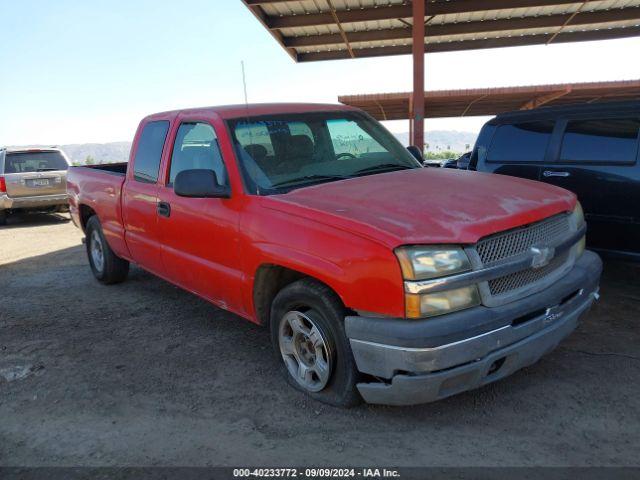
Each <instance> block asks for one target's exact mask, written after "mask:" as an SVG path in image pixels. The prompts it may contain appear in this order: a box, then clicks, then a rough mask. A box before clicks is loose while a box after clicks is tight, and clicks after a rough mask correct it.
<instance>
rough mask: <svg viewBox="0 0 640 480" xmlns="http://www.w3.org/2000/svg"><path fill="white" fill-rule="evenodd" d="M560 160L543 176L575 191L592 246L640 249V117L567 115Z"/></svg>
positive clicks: (546, 180)
mask: <svg viewBox="0 0 640 480" xmlns="http://www.w3.org/2000/svg"><path fill="white" fill-rule="evenodd" d="M563 123H564V124H566V126H564V125H563V126H564V133H563V135H562V139H561V142H560V143H559V144H558V147H557V149H558V152H557V155H556V158H557V161H556V162H553V163H550V164H548V165H546V166H545V168H543V171H542V174H541V178H540V179H541V180H542V181H544V182H546V183H550V184H553V185H557V186H559V187H563V188H566V189H567V190H571V191H572V192H574V193H575V194H576V195H577V196H578V199H579V200H580V203H582V208H583V209H584V212H585V217H586V220H587V242H588V244H589V246H590V247H591V248H597V249H606V250H619V251H625V252H635V253H640V213H639V212H640V209H638V205H640V175H638V167H637V162H638V135H639V131H640V119H639V118H637V117H636V118H633V117H629V118H621V117H618V118H577V119H570V120H568V121H564V122H563Z"/></svg>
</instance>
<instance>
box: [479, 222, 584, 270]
mask: <svg viewBox="0 0 640 480" xmlns="http://www.w3.org/2000/svg"><path fill="white" fill-rule="evenodd" d="M570 234H571V231H570V225H569V215H568V214H561V215H555V216H553V217H550V218H547V219H545V220H542V221H540V222H536V223H532V224H531V225H527V226H525V227H521V228H516V229H514V230H509V231H507V232H502V233H498V234H495V235H491V236H489V237H486V238H484V239H482V240H480V241H479V242H478V243H477V245H476V250H477V251H478V255H479V256H480V261H481V262H482V264H483V265H484V266H489V265H491V264H493V263H496V262H500V261H502V260H505V259H508V258H510V257H515V256H518V255H521V254H523V253H527V252H529V250H530V249H531V247H535V246H541V245H542V246H553V245H556V244H558V243H560V241H562V240H563V239H564V238H566V237H568V236H569V235H570Z"/></svg>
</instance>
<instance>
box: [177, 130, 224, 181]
mask: <svg viewBox="0 0 640 480" xmlns="http://www.w3.org/2000/svg"><path fill="white" fill-rule="evenodd" d="M194 169H196V170H213V171H214V172H215V173H216V177H217V179H218V183H219V184H220V185H226V184H227V174H226V171H225V168H224V162H223V161H222V155H221V154H220V147H219V146H218V139H217V137H216V133H215V131H214V129H213V127H212V126H211V125H209V124H208V123H200V122H196V123H183V124H182V125H180V128H178V133H177V135H176V141H175V143H174V145H173V154H172V156H171V170H170V171H169V184H168V186H171V185H173V182H174V181H175V179H176V176H177V175H178V173H180V172H182V171H183V170H194Z"/></svg>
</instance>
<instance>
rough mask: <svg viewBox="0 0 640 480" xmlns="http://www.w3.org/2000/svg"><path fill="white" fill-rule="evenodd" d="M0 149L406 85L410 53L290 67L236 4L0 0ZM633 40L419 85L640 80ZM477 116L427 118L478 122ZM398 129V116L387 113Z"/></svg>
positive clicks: (451, 64) (469, 64) (434, 125)
mask: <svg viewBox="0 0 640 480" xmlns="http://www.w3.org/2000/svg"><path fill="white" fill-rule="evenodd" d="M0 19H2V41H1V42H0V145H28V144H57V145H60V144H68V143H89V142H98V143H102V142H111V141H128V140H131V138H132V136H133V134H134V131H135V128H136V126H137V124H138V121H139V120H140V119H141V118H142V117H144V116H145V115H147V114H150V113H153V112H158V111H163V110H169V109H178V108H187V107H196V106H206V105H219V104H229V103H242V102H244V93H243V86H242V71H241V64H240V62H241V61H244V63H245V68H246V78H247V89H248V98H249V101H250V102H281V101H282V102H289V101H294V102H329V103H336V102H337V97H338V95H342V94H364V93H382V92H402V91H410V90H411V88H412V85H411V82H412V70H411V57H410V56H409V55H404V56H396V57H387V58H369V59H357V60H337V61H330V62H317V63H302V64H296V63H294V62H293V60H292V59H291V58H290V57H289V56H288V55H287V54H286V53H285V52H284V50H283V49H282V48H281V47H280V45H278V44H277V43H276V41H275V40H274V39H273V38H272V37H271V35H270V34H269V33H268V32H267V31H266V30H265V29H264V28H263V27H262V25H260V24H259V22H258V21H257V20H256V19H255V17H254V16H253V15H252V14H251V13H250V12H249V11H248V9H247V8H246V7H245V6H244V5H243V4H242V2H241V1H240V0H189V1H185V2H174V1H168V0H155V1H151V0H126V1H125V0H92V1H86V0H55V1H51V0H20V1H15V0H0ZM638 58H640V38H634V39H624V40H610V41H603V42H589V43H579V44H564V45H553V44H552V45H550V46H534V47H514V48H503V49H491V50H478V51H471V52H455V53H435V54H428V55H427V56H426V61H425V69H426V79H425V83H426V89H427V90H438V89H457V88H483V87H504V86H515V85H532V84H540V83H564V82H585V81H603V80H629V79H640V62H639V61H637V59H638ZM486 120H487V118H486V117H472V118H449V119H433V120H432V119H428V120H427V121H426V123H425V128H426V129H427V130H436V129H446V130H461V131H472V132H476V131H478V130H479V129H480V127H481V126H482V124H483V123H484V122H485V121H486ZM387 127H389V128H390V129H391V130H392V131H395V132H405V131H408V122H405V121H398V122H387Z"/></svg>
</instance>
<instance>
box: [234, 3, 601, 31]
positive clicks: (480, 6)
mask: <svg viewBox="0 0 640 480" xmlns="http://www.w3.org/2000/svg"><path fill="white" fill-rule="evenodd" d="M244 1H245V2H246V3H247V5H249V6H252V5H260V3H261V2H258V3H255V2H253V0H244ZM263 1H264V0H263ZM587 1H595V0H587ZM424 3H425V4H427V9H428V11H429V15H446V14H451V13H473V12H482V11H487V10H501V9H513V8H530V7H544V6H549V5H566V4H571V3H577V2H576V0H456V1H455V2H454V1H437V2H431V1H428V0H427V1H425V2H424ZM412 4H413V2H412V3H411V4H402V5H388V6H377V7H365V8H357V9H351V10H339V11H337V12H336V15H337V16H338V19H339V20H340V23H353V22H366V21H372V20H394V19H398V18H411V17H412V10H411V9H412ZM334 23H335V21H334V19H333V16H332V15H331V13H330V12H320V13H307V14H300V15H283V16H278V17H268V21H267V24H268V26H269V27H270V28H272V29H281V28H293V27H315V26H320V25H331V24H334Z"/></svg>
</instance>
